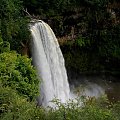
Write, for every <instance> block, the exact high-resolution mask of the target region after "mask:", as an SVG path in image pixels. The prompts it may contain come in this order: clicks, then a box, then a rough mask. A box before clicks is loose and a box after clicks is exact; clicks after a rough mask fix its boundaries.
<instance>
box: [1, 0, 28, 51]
mask: <svg viewBox="0 0 120 120" xmlns="http://www.w3.org/2000/svg"><path fill="white" fill-rule="evenodd" d="M28 21H29V20H28V18H27V17H25V16H24V12H23V6H22V2H21V0H17V1H16V0H1V1H0V36H1V37H2V39H3V41H7V42H9V43H10V46H11V49H12V50H17V51H18V52H20V50H21V46H22V45H21V43H24V44H25V43H26V42H27V41H28V40H29V31H28Z"/></svg>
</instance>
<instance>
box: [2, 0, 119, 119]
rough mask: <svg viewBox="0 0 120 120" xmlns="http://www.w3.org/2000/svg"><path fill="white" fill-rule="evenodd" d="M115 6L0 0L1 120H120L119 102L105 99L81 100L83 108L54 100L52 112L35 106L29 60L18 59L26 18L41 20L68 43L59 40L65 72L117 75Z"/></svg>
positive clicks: (91, 0) (100, 1)
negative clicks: (64, 62)
mask: <svg viewBox="0 0 120 120" xmlns="http://www.w3.org/2000/svg"><path fill="white" fill-rule="evenodd" d="M118 5H119V1H118V0H1V1H0V119H1V120H120V103H119V102H118V103H115V104H113V103H110V102H109V101H108V100H101V99H99V100H96V99H94V98H89V100H86V99H84V98H83V99H82V98H81V100H83V104H82V106H79V104H78V103H77V102H75V103H74V102H72V101H70V102H69V103H67V104H65V105H63V104H61V103H60V102H59V101H58V100H54V101H53V102H54V103H55V104H56V108H55V109H53V108H49V110H45V109H44V108H42V107H38V106H37V105H36V103H35V99H36V97H37V95H38V94H39V93H38V91H39V80H38V78H37V75H36V71H35V69H34V67H33V66H32V65H31V59H29V58H27V57H26V56H21V54H18V53H22V50H23V47H27V45H28V44H29V40H30V33H29V30H28V24H29V21H30V17H33V18H40V19H43V20H45V21H46V22H48V23H49V24H50V25H51V27H52V28H53V30H54V31H55V33H56V35H57V36H58V37H65V41H66V39H68V37H69V40H70V42H68V41H67V42H66V43H65V44H64V41H63V45H62V46H61V48H62V50H63V53H64V56H65V59H66V66H67V68H69V69H74V70H76V71H79V72H89V73H90V72H96V71H97V72H104V71H109V72H110V73H114V72H115V73H117V72H118V73H119V71H120V34H119V33H120V21H119V19H120V18H119V14H120V10H119V7H118ZM26 8H27V9H26ZM27 10H28V11H27ZM28 12H29V13H30V14H31V15H30V14H29V13H28ZM28 14H29V16H28ZM13 50H14V51H13Z"/></svg>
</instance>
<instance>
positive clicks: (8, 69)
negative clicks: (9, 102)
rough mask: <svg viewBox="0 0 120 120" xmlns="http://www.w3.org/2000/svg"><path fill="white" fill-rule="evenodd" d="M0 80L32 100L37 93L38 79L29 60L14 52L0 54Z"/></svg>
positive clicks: (4, 84)
mask: <svg viewBox="0 0 120 120" xmlns="http://www.w3.org/2000/svg"><path fill="white" fill-rule="evenodd" d="M0 80H1V83H2V85H3V86H9V87H11V88H12V89H15V90H17V91H18V93H19V94H20V95H23V96H26V97H28V98H29V99H30V100H34V99H35V98H36V96H37V95H38V91H39V90H38V89H39V80H38V79H37V76H36V71H35V70H34V68H33V66H32V65H31V60H30V59H28V58H27V57H25V56H21V55H18V54H16V53H15V52H10V53H5V52H4V53H2V54H0Z"/></svg>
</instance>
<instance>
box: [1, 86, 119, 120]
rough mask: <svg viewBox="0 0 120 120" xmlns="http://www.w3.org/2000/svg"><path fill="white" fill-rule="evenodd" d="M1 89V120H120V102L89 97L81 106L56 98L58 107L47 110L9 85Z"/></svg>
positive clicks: (55, 101)
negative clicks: (64, 102) (109, 101)
mask: <svg viewBox="0 0 120 120" xmlns="http://www.w3.org/2000/svg"><path fill="white" fill-rule="evenodd" d="M0 91H1V92H0V103H1V104H0V108H1V109H0V112H1V117H0V119H1V120H120V103H117V104H114V105H113V104H110V103H108V101H107V100H104V101H103V100H100V99H99V101H97V100H95V99H94V98H89V100H86V99H83V103H84V105H83V106H82V107H81V106H79V104H78V103H77V102H76V103H74V102H72V101H71V102H69V103H68V104H66V105H63V104H61V103H60V102H59V101H58V100H54V103H55V104H56V108H55V109H53V108H49V110H47V111H46V110H45V109H44V108H41V107H37V106H36V105H35V104H34V103H33V102H28V101H27V100H26V98H24V97H22V96H19V95H18V94H17V93H16V91H14V90H12V89H11V88H9V87H0Z"/></svg>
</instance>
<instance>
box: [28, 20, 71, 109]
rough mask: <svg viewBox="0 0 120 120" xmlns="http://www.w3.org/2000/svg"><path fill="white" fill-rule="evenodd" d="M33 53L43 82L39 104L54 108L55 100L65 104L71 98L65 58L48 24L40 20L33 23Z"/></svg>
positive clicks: (31, 27)
mask: <svg viewBox="0 0 120 120" xmlns="http://www.w3.org/2000/svg"><path fill="white" fill-rule="evenodd" d="M30 30H31V34H32V38H33V39H32V41H31V44H32V45H31V51H32V60H33V64H34V66H35V67H36V68H37V71H38V75H39V76H40V77H41V79H42V82H41V85H40V97H39V99H38V104H39V105H43V106H45V107H46V106H53V103H51V102H50V101H51V100H53V99H54V98H57V99H59V100H61V102H62V103H65V102H66V101H67V100H68V99H69V96H70V89H69V83H68V79H67V74H66V69H65V65H64V58H63V55H62V52H61V50H60V47H59V44H58V41H57V38H56V37H55V35H54V33H53V31H52V29H51V28H50V26H49V25H48V24H46V23H45V22H43V21H41V20H39V21H37V22H34V23H31V25H30Z"/></svg>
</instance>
